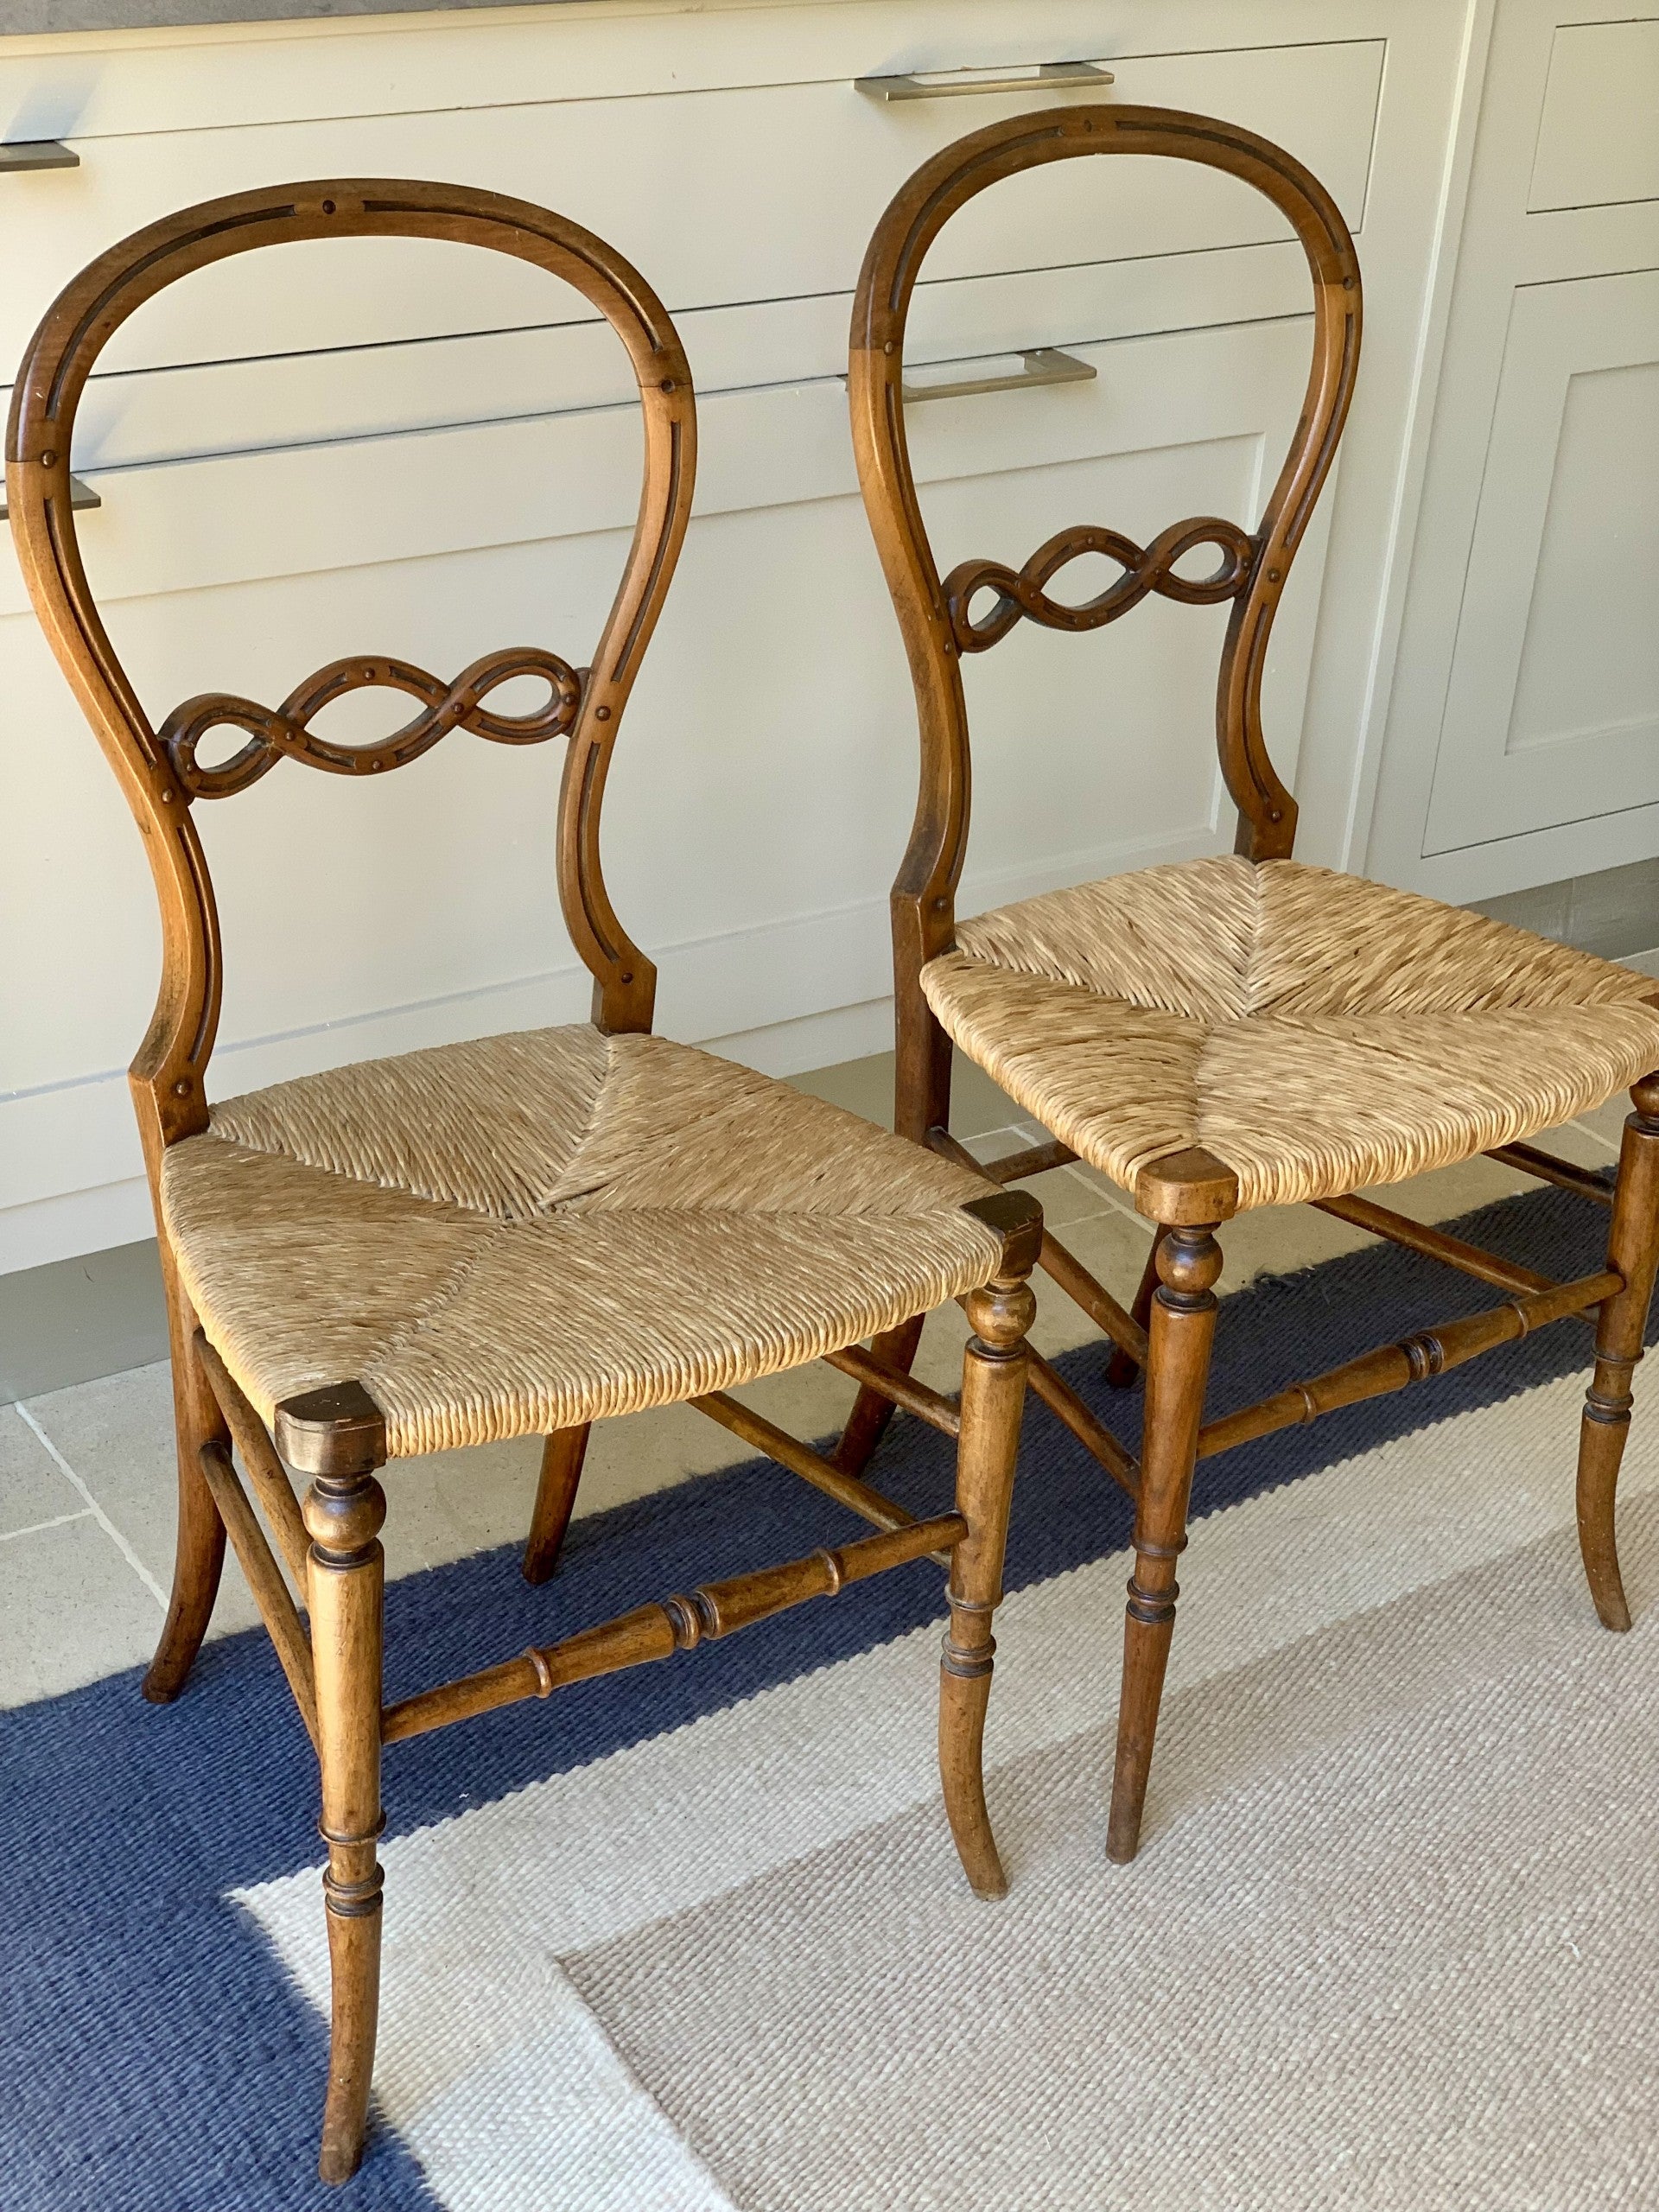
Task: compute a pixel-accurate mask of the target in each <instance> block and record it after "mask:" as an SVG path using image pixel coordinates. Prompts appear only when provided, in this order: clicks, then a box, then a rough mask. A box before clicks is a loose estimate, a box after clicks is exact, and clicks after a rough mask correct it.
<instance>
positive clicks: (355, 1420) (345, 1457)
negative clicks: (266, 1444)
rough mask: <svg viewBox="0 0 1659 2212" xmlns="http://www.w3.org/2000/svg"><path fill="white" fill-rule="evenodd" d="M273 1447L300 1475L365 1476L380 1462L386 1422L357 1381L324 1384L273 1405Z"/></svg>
mask: <svg viewBox="0 0 1659 2212" xmlns="http://www.w3.org/2000/svg"><path fill="white" fill-rule="evenodd" d="M277 1450H278V1451H279V1452H281V1453H282V1455H283V1459H286V1460H287V1462H288V1464H289V1466H290V1467H293V1468H295V1469H296V1470H297V1471H298V1472H299V1473H301V1474H302V1475H329V1476H346V1475H365V1474H370V1473H372V1471H374V1469H375V1468H376V1467H384V1466H385V1464H386V1418H385V1414H383V1413H382V1412H381V1410H380V1408H379V1407H378V1406H377V1405H376V1404H375V1402H374V1400H373V1399H372V1397H371V1396H370V1395H369V1394H368V1392H367V1391H366V1390H365V1389H364V1388H363V1385H362V1384H361V1383H325V1384H324V1385H323V1387H322V1388H321V1389H320V1390H307V1391H305V1392H304V1393H303V1394H302V1395H301V1396H299V1397H296V1398H284V1399H283V1402H282V1403H281V1405H279V1406H278V1407H277Z"/></svg>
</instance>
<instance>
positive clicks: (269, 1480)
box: [194, 1329, 311, 1604]
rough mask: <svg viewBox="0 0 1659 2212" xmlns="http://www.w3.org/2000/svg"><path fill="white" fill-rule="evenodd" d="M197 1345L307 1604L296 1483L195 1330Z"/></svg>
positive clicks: (306, 1562)
mask: <svg viewBox="0 0 1659 2212" xmlns="http://www.w3.org/2000/svg"><path fill="white" fill-rule="evenodd" d="M194 1342H195V1352H196V1358H197V1360H198V1361H199V1362H200V1367H201V1371H202V1373H203V1374H204V1375H205V1376H207V1385H208V1388H209V1389H211V1390H212V1392H213V1395H214V1397H215V1398H216V1399H217V1400H218V1401H219V1411H220V1412H221V1413H222V1414H224V1416H225V1426H226V1427H227V1428H228V1429H229V1430H230V1432H231V1437H232V1441H233V1442H234V1444H235V1446H236V1448H237V1450H238V1452H240V1453H241V1454H242V1464H243V1465H244V1466H245V1468H246V1469H247V1471H248V1480H249V1481H250V1482H251V1484H253V1488H254V1495H255V1496H256V1497H257V1498H258V1500H259V1503H260V1504H261V1505H262V1506H264V1510H265V1518H266V1520H267V1521H269V1522H270V1527H271V1533H272V1534H273V1535H275V1537H276V1539H277V1545H278V1548H280V1550H281V1552H282V1554H283V1558H284V1559H285V1560H287V1562H288V1571H289V1573H290V1574H291V1575H292V1576H293V1578H294V1586H295V1588H296V1590H297V1591H298V1592H299V1593H300V1601H301V1603H302V1604H303V1603H304V1602H305V1601H306V1599H307V1598H308V1594H309V1586H310V1575H311V1568H310V1559H311V1539H310V1537H309V1536H308V1535H307V1534H306V1532H305V1517H304V1516H303V1515H302V1513H301V1511H300V1501H299V1499H298V1498H297V1497H296V1496H295V1495H294V1485H293V1484H292V1483H291V1482H290V1481H289V1478H288V1470H287V1468H286V1467H284V1466H283V1463H282V1461H281V1459H279V1458H278V1457H277V1449H276V1446H274V1445H273V1444H272V1442H271V1440H270V1436H269V1435H268V1434H267V1433H266V1430H265V1425H264V1421H261V1420H260V1418H259V1416H258V1414H257V1413H256V1412H255V1411H254V1409H253V1408H252V1407H251V1405H250V1404H249V1402H248V1401H247V1399H246V1398H245V1396H244V1395H243V1394H242V1392H241V1390H240V1389H238V1386H237V1383H236V1379H235V1377H234V1376H232V1373H231V1370H229V1368H228V1367H226V1364H225V1363H224V1361H223V1360H222V1359H221V1358H220V1357H219V1354H218V1353H217V1352H216V1351H214V1350H213V1346H212V1344H209V1343H208V1341H207V1338H206V1337H205V1336H204V1335H203V1334H202V1332H201V1331H200V1329H198V1330H197V1331H196V1334H195V1339H194Z"/></svg>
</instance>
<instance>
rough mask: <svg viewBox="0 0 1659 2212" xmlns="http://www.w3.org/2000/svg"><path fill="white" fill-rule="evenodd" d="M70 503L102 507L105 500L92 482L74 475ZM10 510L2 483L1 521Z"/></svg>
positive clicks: (0, 490)
mask: <svg viewBox="0 0 1659 2212" xmlns="http://www.w3.org/2000/svg"><path fill="white" fill-rule="evenodd" d="M69 504H70V505H71V506H72V507H74V508H76V509H79V508H81V507H101V506H102V505H103V504H104V501H103V499H102V498H101V497H100V496H99V493H96V492H94V491H93V489H92V486H91V485H90V484H87V483H85V482H83V480H81V478H79V476H72V477H71V478H70V479H69ZM9 513H10V508H8V506H7V505H6V491H5V486H4V485H3V484H0V522H4V521H5V520H6V518H7V516H8V515H9Z"/></svg>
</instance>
